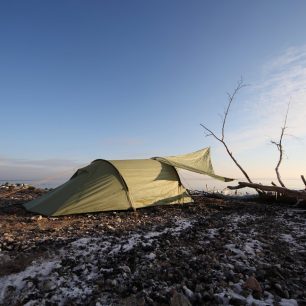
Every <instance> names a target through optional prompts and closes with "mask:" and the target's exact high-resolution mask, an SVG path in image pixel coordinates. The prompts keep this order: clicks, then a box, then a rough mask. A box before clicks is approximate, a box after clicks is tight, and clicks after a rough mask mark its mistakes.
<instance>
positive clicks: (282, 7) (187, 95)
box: [0, 0, 306, 179]
mask: <svg viewBox="0 0 306 306" xmlns="http://www.w3.org/2000/svg"><path fill="white" fill-rule="evenodd" d="M0 37H1V41H0V46H1V47H0V104H1V112H0V116H1V129H0V171H1V175H0V176H1V177H3V179H6V178H14V177H15V178H16V177H18V178H34V179H40V178H44V177H48V176H54V175H55V176H56V175H57V174H58V173H68V174H69V175H70V174H71V172H73V169H75V168H77V167H78V166H79V165H83V164H86V163H88V162H90V161H91V160H93V159H96V158H106V159H123V158H143V157H151V156H156V155H173V154H180V153H186V152H191V151H194V150H197V149H200V148H202V147H206V146H211V147H212V152H213V154H214V164H215V168H216V170H217V171H218V172H221V173H222V174H226V175H228V176H230V175H232V176H233V175H235V176H239V172H237V170H236V169H235V167H234V166H233V165H232V163H231V161H230V160H229V159H228V157H227V156H226V154H225V152H224V151H223V149H222V147H220V145H219V144H218V143H216V142H215V141H214V140H213V139H212V138H207V137H205V135H204V133H203V130H202V128H201V127H200V123H205V124H207V125H208V126H209V127H211V128H212V129H214V130H218V129H219V128H220V123H221V122H220V117H219V114H222V112H223V110H224V107H225V104H226V92H227V91H231V90H232V89H233V88H234V87H235V85H236V82H237V80H238V79H239V78H240V76H241V75H242V76H243V77H244V79H245V81H246V82H247V83H250V85H251V86H249V87H247V88H245V89H244V90H243V92H241V95H240V96H239V97H238V99H237V101H236V103H235V105H234V107H233V109H232V112H231V115H230V118H229V122H228V126H227V131H228V132H227V133H228V134H227V135H228V137H229V141H230V143H231V145H232V147H233V151H234V152H235V153H236V155H237V158H238V159H240V160H241V161H242V163H244V165H245V166H246V168H248V169H249V171H250V172H251V174H253V175H255V176H267V175H271V174H273V167H274V163H275V162H276V160H277V153H276V151H275V148H273V147H272V146H271V145H269V140H270V139H272V138H277V137H278V135H279V129H280V127H281V124H282V118H283V116H284V113H285V109H286V104H287V102H288V101H289V98H290V97H291V99H292V105H293V106H292V109H291V110H290V114H289V118H288V126H289V127H290V129H288V130H289V132H290V133H291V134H293V135H295V136H296V137H297V138H292V137H288V139H287V142H286V150H287V153H288V154H287V156H288V158H286V160H285V161H284V166H283V171H284V175H287V176H297V175H299V174H301V173H300V172H301V171H304V174H306V161H305V158H304V155H305V154H304V153H305V148H306V146H305V134H306V131H305V130H306V128H304V119H305V117H306V89H305V87H306V85H305V84H306V82H305V81H306V47H305V46H306V2H305V1H279V0H278V1H235V0H233V1H141V0H139V1H135V0H132V1H75V0H74V1H5V2H4V1H2V2H1V3H0Z"/></svg>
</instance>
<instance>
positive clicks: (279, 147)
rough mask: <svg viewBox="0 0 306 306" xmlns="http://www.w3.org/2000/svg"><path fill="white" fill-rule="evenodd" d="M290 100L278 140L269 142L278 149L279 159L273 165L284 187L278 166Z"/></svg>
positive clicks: (281, 155) (281, 157)
mask: <svg viewBox="0 0 306 306" xmlns="http://www.w3.org/2000/svg"><path fill="white" fill-rule="evenodd" d="M290 102H291V101H289V103H288V107H287V111H286V115H285V119H284V124H283V126H282V128H281V134H280V138H279V141H278V142H276V141H272V140H271V143H272V144H274V145H275V146H276V148H277V150H278V151H279V159H278V162H277V164H276V167H275V172H276V176H277V180H278V182H279V183H280V185H281V186H282V187H286V186H285V184H284V183H283V181H282V179H281V176H280V173H279V167H280V165H281V163H282V160H283V155H284V149H283V143H282V142H283V138H284V135H285V131H286V129H287V118H288V113H289V108H290Z"/></svg>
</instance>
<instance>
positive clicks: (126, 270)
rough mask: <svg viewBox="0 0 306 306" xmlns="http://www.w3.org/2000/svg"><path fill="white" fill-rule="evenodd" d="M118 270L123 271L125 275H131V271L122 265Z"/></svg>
mask: <svg viewBox="0 0 306 306" xmlns="http://www.w3.org/2000/svg"><path fill="white" fill-rule="evenodd" d="M120 269H121V270H122V271H124V272H125V273H131V269H130V267H129V266H126V265H124V266H121V267H120Z"/></svg>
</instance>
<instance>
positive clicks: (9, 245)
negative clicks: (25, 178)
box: [0, 186, 306, 306]
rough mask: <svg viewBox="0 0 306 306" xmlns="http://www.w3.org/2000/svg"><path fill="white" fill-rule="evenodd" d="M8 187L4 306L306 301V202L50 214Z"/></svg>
mask: <svg viewBox="0 0 306 306" xmlns="http://www.w3.org/2000/svg"><path fill="white" fill-rule="evenodd" d="M6 187H7V188H4V187H3V188H0V305H28V306H30V305H31V306H34V305H97V306H98V305H172V306H176V305H177V306H178V305H184V306H185V305H292V306H293V305H306V268H305V266H306V264H305V263H306V252H305V249H306V233H305V229H306V223H305V218H306V210H305V209H301V208H293V207H289V206H285V205H275V204H264V203H255V202H246V201H243V202H242V201H237V200H234V201H233V200H229V199H227V200H226V199H223V200H221V199H213V198H209V197H202V196H196V197H195V202H196V203H195V204H190V205H183V206H179V205H175V206H166V207H160V206H159V207H151V208H147V209H142V210H139V211H137V212H110V213H99V214H86V215H78V216H66V217H60V218H46V217H43V216H37V215H33V214H31V213H28V212H26V211H25V210H24V209H23V208H22V206H21V204H22V203H24V202H25V201H28V200H31V199H32V198H35V197H37V196H39V195H41V194H42V193H44V192H45V191H44V190H38V189H35V188H28V186H13V187H11V188H10V187H9V186H6Z"/></svg>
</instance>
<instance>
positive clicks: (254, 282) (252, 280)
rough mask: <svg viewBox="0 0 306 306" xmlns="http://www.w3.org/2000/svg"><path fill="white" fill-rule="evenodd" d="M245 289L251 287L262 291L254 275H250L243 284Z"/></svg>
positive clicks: (258, 291)
mask: <svg viewBox="0 0 306 306" xmlns="http://www.w3.org/2000/svg"><path fill="white" fill-rule="evenodd" d="M243 286H244V287H245V288H247V289H251V290H253V291H254V292H257V293H260V294H261V293H262V289H261V286H260V284H259V282H258V280H257V279H256V278H255V277H254V276H250V277H249V278H248V279H247V280H246V282H245V283H244V285H243Z"/></svg>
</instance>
